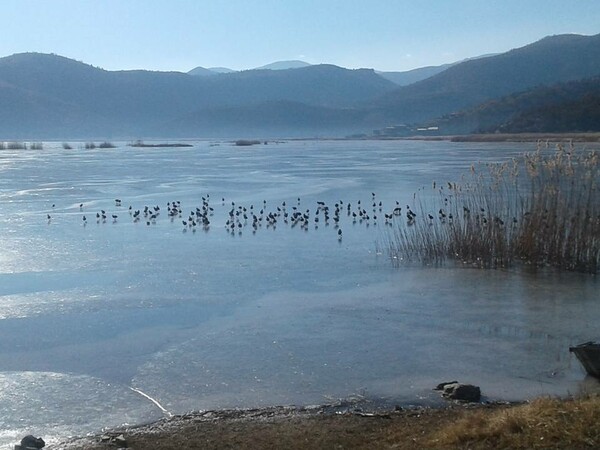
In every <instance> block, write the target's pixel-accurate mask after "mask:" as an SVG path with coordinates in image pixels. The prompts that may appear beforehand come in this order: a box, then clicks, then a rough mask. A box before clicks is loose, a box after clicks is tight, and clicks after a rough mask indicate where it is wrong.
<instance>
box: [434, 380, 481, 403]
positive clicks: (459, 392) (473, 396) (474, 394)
mask: <svg viewBox="0 0 600 450" xmlns="http://www.w3.org/2000/svg"><path fill="white" fill-rule="evenodd" d="M442 395H443V396H444V397H445V398H449V399H452V400H460V401H463V402H478V401H480V400H481V389H480V388H479V386H474V385H472V384H462V383H452V384H446V385H445V386H444V392H443V394H442Z"/></svg>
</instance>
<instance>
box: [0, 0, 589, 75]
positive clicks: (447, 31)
mask: <svg viewBox="0 0 600 450" xmlns="http://www.w3.org/2000/svg"><path fill="white" fill-rule="evenodd" d="M0 17H1V18H2V38H1V39H0V56H8V55H10V54H13V53H20V52H27V51H35V52H43V53H56V54H59V55H62V56H66V57H69V58H73V59H77V60H80V61H83V62H86V63H89V64H93V65H95V66H98V67H102V68H104V69H108V70H119V69H149V70H177V71H184V72H185V71H188V70H190V69H192V68H194V67H196V66H203V67H214V66H222V67H223V66H224V67H229V68H232V69H237V70H239V69H248V68H253V67H257V66H261V65H264V64H268V63H270V62H273V61H278V60H289V59H301V60H304V61H307V62H309V63H312V64H318V63H330V64H336V65H339V66H343V67H347V68H359V67H369V68H375V69H378V70H390V71H391V70H397V71H402V70H409V69H413V68H416V67H423V66H427V65H438V64H443V63H448V62H454V61H457V60H460V59H463V58H467V57H472V56H478V55H482V54H487V53H497V52H504V51H507V50H510V49H511V48H515V47H521V46H523V45H526V44H528V43H530V42H533V41H536V40H538V39H541V38H542V37H544V36H547V35H552V34H562V33H578V34H587V35H592V34H598V33H600V1H599V0H560V1H559V0H447V1H446V0H387V1H386V0H365V1H362V0H360V1H359V0H314V1H313V0H255V1H252V0H222V1H219V0H212V1H208V0H1V1H0Z"/></svg>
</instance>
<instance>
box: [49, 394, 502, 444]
mask: <svg viewBox="0 0 600 450" xmlns="http://www.w3.org/2000/svg"><path fill="white" fill-rule="evenodd" d="M509 407H510V405H507V404H475V405H473V404H470V405H469V404H459V403H449V404H448V405H447V406H446V407H444V408H437V409H434V408H419V409H398V410H392V411H378V412H363V411H361V410H360V409H355V410H352V409H349V410H346V411H340V410H336V409H332V408H331V407H328V406H316V407H306V408H295V407H272V408H261V409H250V410H222V411H206V412H196V413H190V414H186V415H180V416H175V417H172V418H170V419H164V420H161V421H158V422H155V423H152V424H149V425H144V426H140V427H136V428H129V429H122V430H114V431H111V432H107V433H105V434H103V435H97V436H93V437H86V438H80V439H74V440H70V441H65V442H63V443H61V444H56V445H52V446H49V447H47V448H48V449H50V450H57V449H61V450H75V449H77V450H108V449H116V448H120V447H121V448H131V449H135V450H142V449H152V450H171V449H173V450H175V449H177V450H183V449H233V448H235V449H320V448H328V449H329V448H332V449H333V448H352V449H355V448H358V449H361V448H364V449H367V448H368V449H374V448H382V449H383V448H394V449H400V450H403V449H411V450H415V449H417V448H439V447H437V446H436V445H435V437H434V433H435V432H436V431H438V430H440V429H441V428H443V427H446V426H449V425H450V424H452V423H453V422H455V421H457V420H459V419H462V418H465V417H468V416H469V415H471V414H474V413H475V412H481V411H490V412H491V411H498V410H502V409H505V408H509ZM446 448H447V447H446ZM469 448H478V447H472V446H470V447H469ZM481 448H485V447H481Z"/></svg>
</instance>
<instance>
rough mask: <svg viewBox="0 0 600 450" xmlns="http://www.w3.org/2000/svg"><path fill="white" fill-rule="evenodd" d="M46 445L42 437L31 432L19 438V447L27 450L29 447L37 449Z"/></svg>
mask: <svg viewBox="0 0 600 450" xmlns="http://www.w3.org/2000/svg"><path fill="white" fill-rule="evenodd" d="M45 446H46V443H45V442H44V440H43V439H42V438H36V437H35V436H32V435H31V434H29V435H27V436H25V437H24V438H23V439H21V448H23V449H26V450H29V449H33V450H36V449H39V448H43V447H45Z"/></svg>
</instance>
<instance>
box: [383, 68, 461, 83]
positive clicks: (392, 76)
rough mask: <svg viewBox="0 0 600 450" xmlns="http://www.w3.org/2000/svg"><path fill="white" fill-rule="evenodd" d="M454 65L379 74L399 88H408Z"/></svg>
mask: <svg viewBox="0 0 600 450" xmlns="http://www.w3.org/2000/svg"><path fill="white" fill-rule="evenodd" d="M453 65H454V64H443V65H441V66H427V67H421V68H418V69H412V70H407V71H405V72H379V71H377V73H378V74H379V75H381V76H382V77H383V78H385V79H386V80H390V81H391V82H392V83H395V84H397V85H398V86H408V85H409V84H413V83H416V82H417V81H421V80H425V79H427V78H429V77H432V76H434V75H437V74H438V73H441V72H443V71H444V70H446V69H447V68H448V67H452V66H453Z"/></svg>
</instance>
